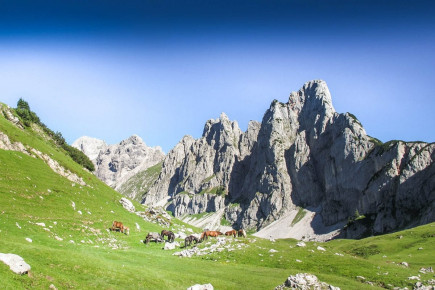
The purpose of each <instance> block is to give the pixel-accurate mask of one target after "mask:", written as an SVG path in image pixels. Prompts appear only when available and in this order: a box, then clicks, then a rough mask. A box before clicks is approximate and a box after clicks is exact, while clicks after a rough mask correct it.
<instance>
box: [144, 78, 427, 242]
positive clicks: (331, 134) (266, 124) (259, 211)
mask: <svg viewBox="0 0 435 290" xmlns="http://www.w3.org/2000/svg"><path fill="white" fill-rule="evenodd" d="M434 149H435V144H434V143H431V144H428V143H423V142H403V141H391V142H387V143H384V144H383V143H381V142H380V141H379V140H377V139H375V138H372V137H370V136H368V135H367V134H366V132H365V130H364V128H363V127H362V125H361V123H360V122H359V121H358V120H357V119H356V117H355V116H353V115H352V114H349V113H345V114H339V113H337V112H336V111H335V109H334V107H333V106H332V100H331V95H330V92H329V90H328V87H327V85H326V83H325V82H324V81H321V80H316V81H311V82H308V83H306V84H305V85H304V86H303V87H302V88H301V89H300V90H299V91H297V92H292V93H291V94H290V97H289V100H288V102H287V103H281V102H278V101H276V100H274V101H273V102H272V104H271V106H270V108H269V109H268V110H267V111H266V112H265V114H264V117H263V120H262V122H261V123H258V122H255V121H251V123H250V124H249V126H248V129H247V131H246V132H242V131H241V130H240V129H239V126H238V124H237V122H234V121H230V120H229V119H228V117H227V116H226V115H225V114H222V115H221V116H220V118H219V119H217V120H209V121H207V123H206V124H205V127H204V132H203V135H202V137H201V138H200V139H198V140H195V139H193V138H192V137H190V136H185V137H183V139H182V140H181V141H180V142H179V143H178V144H177V145H176V146H175V147H174V148H173V149H172V150H171V151H170V152H169V153H168V154H167V156H166V157H165V159H164V161H163V164H162V170H161V173H160V175H159V177H158V179H157V180H156V181H155V182H154V184H153V185H152V186H151V187H150V189H149V191H148V193H147V194H146V195H145V196H144V198H143V202H144V203H145V204H157V203H159V202H160V204H166V206H167V208H168V209H169V210H171V211H172V212H173V213H174V214H175V216H182V215H184V214H197V213H203V212H206V211H207V212H208V211H218V210H220V209H225V218H226V220H227V221H229V222H230V223H231V224H232V225H233V226H234V227H236V228H245V229H257V230H258V229H261V228H264V227H266V226H267V225H269V224H271V223H272V222H274V221H278V220H281V219H284V218H288V217H289V216H290V215H292V214H293V215H294V216H295V217H294V219H293V220H292V222H291V223H290V222H289V225H288V227H289V232H291V227H292V226H293V225H292V224H293V222H295V221H296V224H297V218H296V217H297V214H296V213H297V211H298V210H299V209H300V208H306V209H309V210H310V211H311V212H313V217H312V218H313V221H315V222H313V223H311V227H312V229H311V233H312V234H313V235H314V236H316V235H317V234H318V233H322V231H327V232H328V231H332V230H333V229H334V228H335V229H336V230H337V231H336V233H337V234H339V233H340V232H341V236H342V237H361V236H364V235H369V234H380V233H385V232H389V231H394V230H396V229H400V228H404V227H409V226H415V225H419V224H424V223H428V222H431V221H434V220H435V211H434V208H435V205H434V201H435V166H434V159H435V151H434ZM348 221H349V222H348ZM308 224H310V223H308ZM346 224H347V225H346ZM344 225H346V227H345V228H343V226H344ZM272 236H273V235H272ZM289 237H291V235H290V236H289ZM328 238H331V236H330V235H329V236H328Z"/></svg>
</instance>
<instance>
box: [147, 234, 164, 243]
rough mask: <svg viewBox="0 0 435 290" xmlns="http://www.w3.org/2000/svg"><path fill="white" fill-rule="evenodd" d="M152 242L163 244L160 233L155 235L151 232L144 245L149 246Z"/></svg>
mask: <svg viewBox="0 0 435 290" xmlns="http://www.w3.org/2000/svg"><path fill="white" fill-rule="evenodd" d="M150 241H152V242H156V243H157V242H159V243H161V242H163V237H162V236H161V235H159V233H154V232H151V233H149V234H148V235H147V237H146V238H145V241H144V243H145V244H148V243H149V242H150Z"/></svg>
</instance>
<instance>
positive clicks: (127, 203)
mask: <svg viewBox="0 0 435 290" xmlns="http://www.w3.org/2000/svg"><path fill="white" fill-rule="evenodd" d="M119 203H120V204H122V206H123V207H124V208H125V209H126V210H128V211H129V212H135V210H136V208H135V207H134V205H133V203H132V202H131V201H130V200H129V199H127V198H125V197H123V198H121V199H120V200H119Z"/></svg>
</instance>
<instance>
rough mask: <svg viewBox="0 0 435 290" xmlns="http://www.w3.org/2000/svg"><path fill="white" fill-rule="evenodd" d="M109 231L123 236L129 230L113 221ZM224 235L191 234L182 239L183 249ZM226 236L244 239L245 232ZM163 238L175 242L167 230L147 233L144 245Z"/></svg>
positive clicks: (210, 233) (158, 241)
mask: <svg viewBox="0 0 435 290" xmlns="http://www.w3.org/2000/svg"><path fill="white" fill-rule="evenodd" d="M110 230H111V231H119V232H121V233H123V234H126V235H128V234H129V233H130V228H128V227H126V226H124V225H123V223H122V222H118V221H114V222H113V223H112V227H111V228H110ZM222 235H224V233H222V232H219V231H209V230H205V231H204V232H202V233H201V234H192V235H190V236H187V237H186V238H185V239H184V247H188V246H190V245H191V244H192V243H195V244H197V243H201V242H202V241H204V240H208V237H214V238H216V237H219V236H222ZM225 235H226V236H233V237H234V238H235V237H243V238H246V231H245V230H243V229H240V230H238V231H237V230H234V229H233V230H231V231H228V232H225ZM165 237H168V242H169V243H172V242H174V240H175V234H174V233H173V232H171V231H168V230H162V231H161V233H160V234H159V233H155V232H151V233H149V234H148V235H147V236H146V238H145V240H144V243H145V244H148V243H149V242H156V243H161V242H163V241H165Z"/></svg>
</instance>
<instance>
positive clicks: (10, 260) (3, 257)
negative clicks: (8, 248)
mask: <svg viewBox="0 0 435 290" xmlns="http://www.w3.org/2000/svg"><path fill="white" fill-rule="evenodd" d="M0 261H2V262H3V263H5V264H6V265H8V266H9V268H11V270H12V271H13V272H14V273H16V274H19V275H23V274H27V273H28V272H29V270H30V265H29V264H27V263H26V262H25V261H24V259H23V258H21V257H20V256H18V255H15V254H2V253H0Z"/></svg>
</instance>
